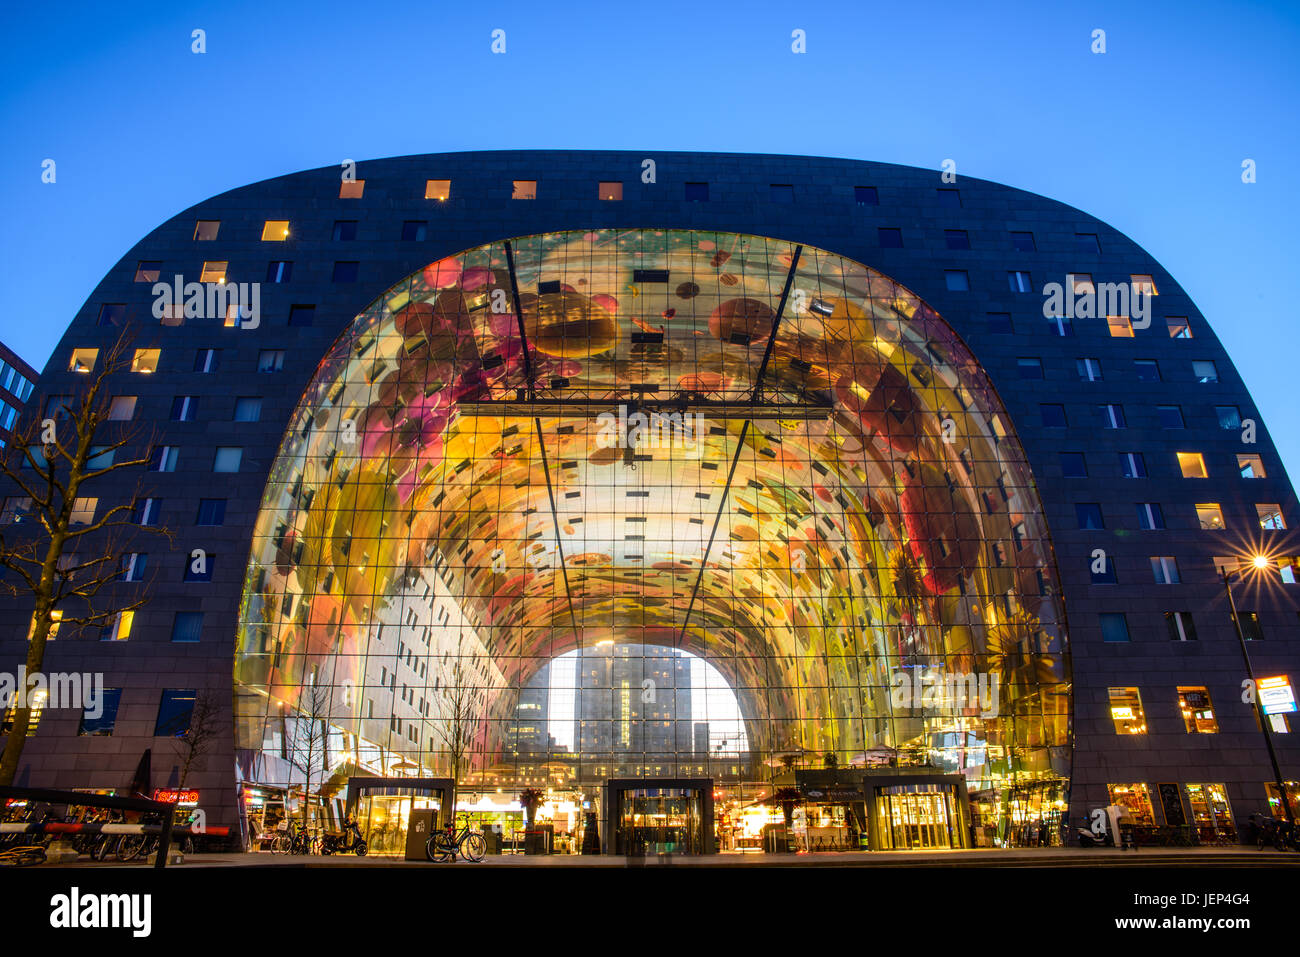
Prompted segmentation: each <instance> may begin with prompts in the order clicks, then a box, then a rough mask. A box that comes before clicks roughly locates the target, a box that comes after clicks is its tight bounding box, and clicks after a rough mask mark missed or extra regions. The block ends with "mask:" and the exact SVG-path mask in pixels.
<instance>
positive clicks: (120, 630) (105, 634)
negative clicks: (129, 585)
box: [99, 610, 135, 641]
mask: <svg viewBox="0 0 1300 957" xmlns="http://www.w3.org/2000/svg"><path fill="white" fill-rule="evenodd" d="M134 624H135V611H134V610H127V611H120V612H118V613H117V614H116V615H114V616H113V617H112V618H111V619H110V620H109V622H108V623H107V624H106V625H104V627H103V629H102V630H101V631H100V633H99V640H100V641H126V640H127V639H128V638H130V637H131V626H132V625H134Z"/></svg>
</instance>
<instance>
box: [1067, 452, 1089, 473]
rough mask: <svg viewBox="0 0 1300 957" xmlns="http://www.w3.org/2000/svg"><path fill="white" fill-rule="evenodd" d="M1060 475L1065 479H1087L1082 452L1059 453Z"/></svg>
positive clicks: (1086, 469) (1085, 464)
mask: <svg viewBox="0 0 1300 957" xmlns="http://www.w3.org/2000/svg"><path fill="white" fill-rule="evenodd" d="M1061 474H1062V475H1063V476H1064V477H1065V478H1087V477H1088V466H1087V463H1086V462H1085V461H1084V458H1083V453H1082V452H1062V453H1061Z"/></svg>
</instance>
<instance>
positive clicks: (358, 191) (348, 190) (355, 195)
mask: <svg viewBox="0 0 1300 957" xmlns="http://www.w3.org/2000/svg"><path fill="white" fill-rule="evenodd" d="M365 191H366V181H365V180H364V179H345V180H343V182H341V183H340V184H339V199H360V198H361V197H362V195H363V194H364V193H365Z"/></svg>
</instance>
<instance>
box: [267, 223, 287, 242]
mask: <svg viewBox="0 0 1300 957" xmlns="http://www.w3.org/2000/svg"><path fill="white" fill-rule="evenodd" d="M288 238H289V220H287V219H268V220H267V221H266V222H265V223H263V225H262V242H264V243H281V242H284V241H285V240H286V239H288Z"/></svg>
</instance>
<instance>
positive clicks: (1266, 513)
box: [1255, 504, 1286, 531]
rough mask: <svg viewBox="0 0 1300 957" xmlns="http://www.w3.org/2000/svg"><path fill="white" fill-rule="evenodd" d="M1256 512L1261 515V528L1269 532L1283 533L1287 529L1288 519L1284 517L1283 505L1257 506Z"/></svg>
mask: <svg viewBox="0 0 1300 957" xmlns="http://www.w3.org/2000/svg"><path fill="white" fill-rule="evenodd" d="M1255 512H1256V514H1258V515H1259V527H1260V528H1264V529H1268V530H1269V531H1281V530H1282V529H1285V528H1286V519H1284V518H1283V517H1282V506H1281V505H1273V504H1270V505H1256V506H1255Z"/></svg>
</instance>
